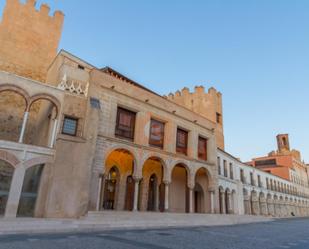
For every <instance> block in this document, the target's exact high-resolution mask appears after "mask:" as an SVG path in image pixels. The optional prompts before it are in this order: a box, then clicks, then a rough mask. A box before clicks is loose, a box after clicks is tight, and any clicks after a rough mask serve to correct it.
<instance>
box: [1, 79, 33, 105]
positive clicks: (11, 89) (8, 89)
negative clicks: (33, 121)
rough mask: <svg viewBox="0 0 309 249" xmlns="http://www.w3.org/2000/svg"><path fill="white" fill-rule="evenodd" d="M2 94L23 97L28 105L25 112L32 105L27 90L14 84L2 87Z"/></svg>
mask: <svg viewBox="0 0 309 249" xmlns="http://www.w3.org/2000/svg"><path fill="white" fill-rule="evenodd" d="M1 92H15V93H17V94H18V95H20V96H22V97H23V98H24V100H25V103H26V108H25V111H26V110H27V108H28V106H29V104H30V95H29V94H28V92H27V91H26V90H24V89H23V88H21V87H19V86H15V85H12V84H3V85H0V93H1Z"/></svg>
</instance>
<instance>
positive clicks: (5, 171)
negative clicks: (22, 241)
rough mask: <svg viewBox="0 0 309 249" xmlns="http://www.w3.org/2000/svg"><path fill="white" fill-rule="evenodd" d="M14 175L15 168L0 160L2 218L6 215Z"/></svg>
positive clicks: (0, 207)
mask: <svg viewBox="0 0 309 249" xmlns="http://www.w3.org/2000/svg"><path fill="white" fill-rule="evenodd" d="M13 174H14V167H13V166H12V165H10V164H9V163H7V162H6V161H3V160H1V159H0V216H3V215H4V213H5V208H6V203H7V201H8V198H9V192H10V187H11V183H12V178H13Z"/></svg>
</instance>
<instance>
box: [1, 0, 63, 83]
mask: <svg viewBox="0 0 309 249" xmlns="http://www.w3.org/2000/svg"><path fill="white" fill-rule="evenodd" d="M35 4H36V1H35V0H27V1H26V3H25V4H23V3H21V2H20V1H19V0H7V1H6V6H5V8H4V12H3V15H2V21H1V23H0V70H3V71H7V72H12V73H16V74H18V75H21V76H24V77H27V78H32V79H35V80H39V81H45V78H46V73H47V69H48V67H49V65H50V64H51V63H52V60H53V59H54V58H55V56H56V54H57V49H58V45H59V41H60V38H61V32H62V26H63V21H64V15H63V13H62V12H61V11H56V12H54V13H53V15H52V16H50V15H49V12H50V8H49V6H48V5H46V4H42V5H41V6H40V9H39V10H37V9H36V7H35Z"/></svg>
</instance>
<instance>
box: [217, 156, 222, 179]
mask: <svg viewBox="0 0 309 249" xmlns="http://www.w3.org/2000/svg"><path fill="white" fill-rule="evenodd" d="M220 161H221V160H220V157H217V164H218V174H219V175H221V162H220Z"/></svg>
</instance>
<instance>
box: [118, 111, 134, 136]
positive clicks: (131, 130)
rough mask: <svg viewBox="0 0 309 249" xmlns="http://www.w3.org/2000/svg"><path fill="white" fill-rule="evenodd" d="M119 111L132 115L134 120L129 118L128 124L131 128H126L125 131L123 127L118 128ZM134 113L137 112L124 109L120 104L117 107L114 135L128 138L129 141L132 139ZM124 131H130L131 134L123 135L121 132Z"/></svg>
mask: <svg viewBox="0 0 309 249" xmlns="http://www.w3.org/2000/svg"><path fill="white" fill-rule="evenodd" d="M121 112H122V113H127V114H129V115H132V116H134V119H133V120H134V121H132V120H131V124H130V125H132V129H130V130H129V129H128V130H127V131H126V130H125V129H119V126H120V124H119V121H120V114H121ZM136 114H137V113H136V112H134V111H131V110H129V109H126V108H124V107H121V106H118V107H117V114H116V125H115V137H117V138H122V139H126V140H129V141H134V136H135V126H136ZM130 127H131V126H130ZM125 132H130V133H132V134H131V136H125V135H123V133H125Z"/></svg>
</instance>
